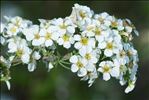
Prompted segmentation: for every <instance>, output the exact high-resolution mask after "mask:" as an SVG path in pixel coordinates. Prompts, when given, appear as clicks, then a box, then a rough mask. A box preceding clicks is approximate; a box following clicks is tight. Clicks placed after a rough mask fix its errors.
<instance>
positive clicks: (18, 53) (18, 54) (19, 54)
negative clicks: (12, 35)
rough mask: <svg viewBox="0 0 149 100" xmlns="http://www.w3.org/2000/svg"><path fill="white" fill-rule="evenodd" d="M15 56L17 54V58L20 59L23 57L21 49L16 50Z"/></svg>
mask: <svg viewBox="0 0 149 100" xmlns="http://www.w3.org/2000/svg"><path fill="white" fill-rule="evenodd" d="M16 54H17V56H19V57H21V56H22V55H23V50H22V49H18V50H17V52H16Z"/></svg>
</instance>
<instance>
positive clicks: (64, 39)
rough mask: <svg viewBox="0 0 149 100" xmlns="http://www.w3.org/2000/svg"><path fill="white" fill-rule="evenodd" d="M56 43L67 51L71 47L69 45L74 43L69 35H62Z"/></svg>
mask: <svg viewBox="0 0 149 100" xmlns="http://www.w3.org/2000/svg"><path fill="white" fill-rule="evenodd" d="M57 43H58V44H59V45H63V47H65V48H67V49H68V48H70V47H71V44H73V43H74V39H73V37H72V36H71V35H70V34H63V35H61V36H60V38H59V39H58V41H57Z"/></svg>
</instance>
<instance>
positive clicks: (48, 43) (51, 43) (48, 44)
mask: <svg viewBox="0 0 149 100" xmlns="http://www.w3.org/2000/svg"><path fill="white" fill-rule="evenodd" d="M52 45H53V41H52V40H46V41H45V46H46V47H48V46H52Z"/></svg>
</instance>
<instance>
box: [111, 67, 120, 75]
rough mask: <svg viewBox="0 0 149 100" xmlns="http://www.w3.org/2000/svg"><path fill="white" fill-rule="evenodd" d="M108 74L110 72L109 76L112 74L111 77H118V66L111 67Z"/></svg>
mask: <svg viewBox="0 0 149 100" xmlns="http://www.w3.org/2000/svg"><path fill="white" fill-rule="evenodd" d="M110 74H111V76H113V77H118V76H119V74H120V71H119V67H114V68H112V70H111V72H110Z"/></svg>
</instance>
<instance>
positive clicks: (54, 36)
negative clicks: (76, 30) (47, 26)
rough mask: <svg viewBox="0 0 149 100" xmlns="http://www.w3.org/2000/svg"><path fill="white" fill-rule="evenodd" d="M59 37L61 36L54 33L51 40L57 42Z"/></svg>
mask: <svg viewBox="0 0 149 100" xmlns="http://www.w3.org/2000/svg"><path fill="white" fill-rule="evenodd" d="M58 37H59V34H58V33H57V32H54V33H52V37H51V38H52V39H53V40H57V39H58Z"/></svg>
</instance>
